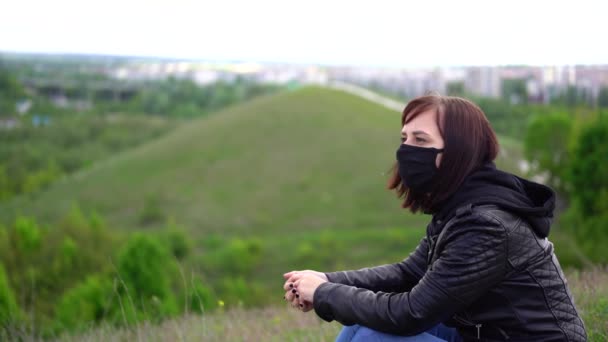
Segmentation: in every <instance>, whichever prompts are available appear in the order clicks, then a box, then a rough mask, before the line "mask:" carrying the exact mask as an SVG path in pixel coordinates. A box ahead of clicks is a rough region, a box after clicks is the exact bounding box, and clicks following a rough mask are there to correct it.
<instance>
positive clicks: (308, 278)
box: [293, 274, 327, 304]
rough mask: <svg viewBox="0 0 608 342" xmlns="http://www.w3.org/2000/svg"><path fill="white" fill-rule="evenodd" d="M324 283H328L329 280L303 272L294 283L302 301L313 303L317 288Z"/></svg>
mask: <svg viewBox="0 0 608 342" xmlns="http://www.w3.org/2000/svg"><path fill="white" fill-rule="evenodd" d="M323 283H327V280H325V279H321V278H320V277H317V276H315V275H312V274H303V275H302V276H301V277H300V278H299V279H297V280H296V281H295V282H294V283H293V287H294V288H295V289H296V293H297V294H299V295H300V301H304V302H309V303H311V304H312V303H313V301H312V299H313V296H314V294H315V290H316V289H317V287H319V285H321V284H323Z"/></svg>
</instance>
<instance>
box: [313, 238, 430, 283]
mask: <svg viewBox="0 0 608 342" xmlns="http://www.w3.org/2000/svg"><path fill="white" fill-rule="evenodd" d="M428 250H429V244H428V242H427V239H426V237H425V238H423V239H422V240H421V241H420V244H419V245H418V247H416V249H415V250H414V252H412V253H411V254H410V255H409V256H408V257H407V258H406V259H405V260H403V261H401V262H398V263H394V264H387V265H382V266H376V267H369V268H362V269H360V270H356V271H339V272H330V273H325V275H326V276H327V279H328V280H329V281H330V282H332V283H338V284H343V285H349V286H355V287H359V288H363V289H368V290H371V291H374V292H377V291H385V292H405V291H409V290H411V289H412V287H414V285H416V284H417V283H418V281H420V278H422V276H423V275H424V272H425V271H426V263H427V254H428Z"/></svg>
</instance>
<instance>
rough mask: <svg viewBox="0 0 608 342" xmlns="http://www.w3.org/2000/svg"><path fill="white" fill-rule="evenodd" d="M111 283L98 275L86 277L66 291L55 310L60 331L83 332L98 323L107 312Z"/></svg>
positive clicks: (110, 296)
mask: <svg viewBox="0 0 608 342" xmlns="http://www.w3.org/2000/svg"><path fill="white" fill-rule="evenodd" d="M112 294H113V291H112V282H111V281H109V280H108V279H106V278H105V277H103V276H100V275H93V276H89V277H87V278H86V279H85V280H84V281H83V282H81V283H79V284H77V285H76V286H75V287H73V288H72V289H70V290H68V291H66V293H65V294H64V295H63V296H62V298H61V300H60V301H59V304H58V305H57V309H56V314H55V317H56V320H57V323H58V324H59V326H60V329H67V330H71V331H74V330H84V329H85V328H87V327H89V326H91V325H94V324H98V323H100V322H101V321H102V320H103V319H104V318H105V317H106V314H107V312H108V310H109V307H108V304H109V303H110V299H111V298H112Z"/></svg>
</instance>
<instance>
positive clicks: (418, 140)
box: [416, 138, 425, 143]
mask: <svg viewBox="0 0 608 342" xmlns="http://www.w3.org/2000/svg"><path fill="white" fill-rule="evenodd" d="M416 142H417V143H424V142H425V140H424V139H422V138H416Z"/></svg>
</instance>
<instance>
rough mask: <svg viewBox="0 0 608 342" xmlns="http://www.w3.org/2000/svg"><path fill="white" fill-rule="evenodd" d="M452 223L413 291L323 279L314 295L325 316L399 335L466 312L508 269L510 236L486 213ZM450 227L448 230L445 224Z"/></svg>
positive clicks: (317, 306)
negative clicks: (430, 266)
mask: <svg viewBox="0 0 608 342" xmlns="http://www.w3.org/2000/svg"><path fill="white" fill-rule="evenodd" d="M458 221H460V222H455V223H454V224H453V225H450V227H449V231H447V232H446V234H445V237H444V239H443V241H444V243H442V245H443V246H437V247H436V248H437V253H438V257H437V259H436V260H435V262H434V263H433V264H432V268H430V269H429V270H428V271H427V272H426V273H425V274H424V276H423V277H422V279H421V280H420V281H419V282H418V284H417V285H416V286H414V287H413V288H412V289H411V291H409V292H400V293H397V292H374V291H371V290H367V289H363V288H357V287H354V286H349V285H344V284H336V283H330V282H327V283H323V284H321V285H320V286H319V287H318V288H317V290H316V291H315V293H314V298H313V306H314V309H315V312H316V313H317V315H319V317H321V318H322V319H324V320H326V321H332V320H336V321H338V322H340V323H342V324H344V325H353V324H361V325H364V326H366V327H369V328H371V329H374V330H378V331H382V332H387V333H391V334H397V335H415V334H419V333H421V332H424V331H426V330H428V329H429V328H431V327H432V326H434V325H436V324H437V323H439V322H442V321H444V320H446V319H447V318H449V317H451V316H453V315H454V314H455V313H457V312H459V311H462V310H464V309H465V308H467V307H468V306H469V305H470V304H471V303H473V302H474V301H475V300H476V299H477V298H479V297H480V296H481V295H483V294H484V293H485V292H486V291H488V289H490V288H492V287H493V286H495V285H496V284H497V283H499V282H500V281H501V280H502V279H503V278H504V275H505V273H506V271H507V239H506V233H505V230H504V229H503V228H502V226H501V225H500V223H498V222H497V221H495V220H493V219H492V218H486V217H484V216H482V215H480V214H472V215H468V216H466V217H464V218H462V219H458ZM444 229H448V227H445V228H444Z"/></svg>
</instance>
